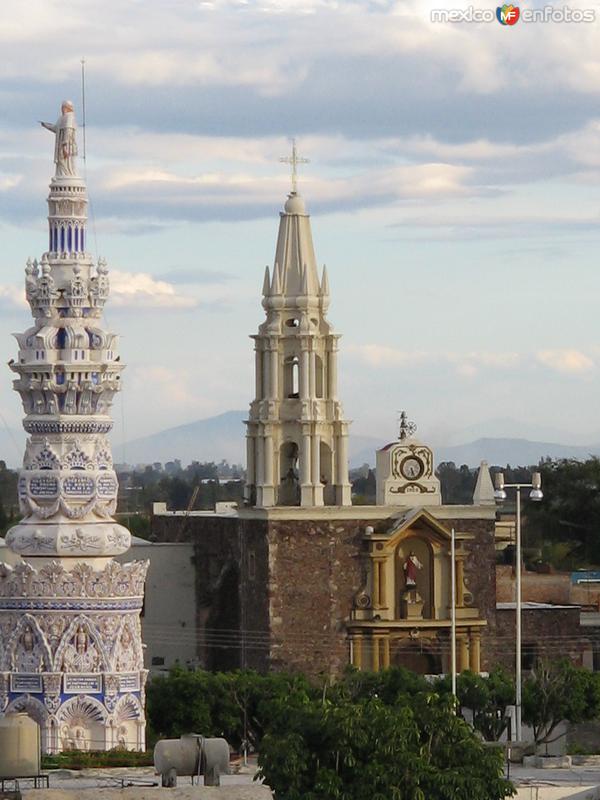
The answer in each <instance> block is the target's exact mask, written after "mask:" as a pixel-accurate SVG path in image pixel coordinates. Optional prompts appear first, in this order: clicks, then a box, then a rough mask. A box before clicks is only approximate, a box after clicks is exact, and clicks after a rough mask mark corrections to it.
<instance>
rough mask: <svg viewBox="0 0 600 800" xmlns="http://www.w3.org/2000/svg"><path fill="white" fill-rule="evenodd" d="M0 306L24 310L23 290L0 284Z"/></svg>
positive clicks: (20, 287) (25, 302)
mask: <svg viewBox="0 0 600 800" xmlns="http://www.w3.org/2000/svg"><path fill="white" fill-rule="evenodd" d="M0 306H5V307H10V306H13V307H15V308H25V307H26V306H27V300H26V299H25V289H24V288H23V287H22V286H18V285H16V284H0Z"/></svg>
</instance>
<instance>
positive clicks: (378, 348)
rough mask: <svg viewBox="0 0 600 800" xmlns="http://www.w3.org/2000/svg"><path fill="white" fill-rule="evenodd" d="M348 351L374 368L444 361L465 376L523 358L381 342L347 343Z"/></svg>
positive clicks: (510, 366) (514, 363)
mask: <svg viewBox="0 0 600 800" xmlns="http://www.w3.org/2000/svg"><path fill="white" fill-rule="evenodd" d="M345 350H346V351H347V352H348V353H350V354H353V355H356V356H357V357H358V358H359V359H360V360H361V361H363V362H364V363H366V364H368V365H369V366H372V367H377V368H379V367H384V368H387V367H413V366H418V365H421V364H430V365H434V364H436V363H438V364H444V363H445V364H449V365H451V366H453V367H454V368H455V369H456V372H457V373H458V374H459V375H463V376H465V377H472V376H473V375H475V374H476V373H477V372H478V371H479V370H480V369H481V368H489V369H513V368H515V367H517V366H518V365H519V364H520V362H521V360H522V356H520V355H519V354H518V353H514V352H477V351H473V352H466V353H455V352H444V351H437V352H433V351H430V352H425V351H408V350H400V349H398V348H395V347H389V346H387V345H378V344H365V345H348V346H347V347H346V348H345Z"/></svg>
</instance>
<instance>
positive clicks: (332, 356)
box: [327, 339, 338, 400]
mask: <svg viewBox="0 0 600 800" xmlns="http://www.w3.org/2000/svg"><path fill="white" fill-rule="evenodd" d="M337 355H338V354H337V340H336V339H334V340H333V343H332V346H331V350H330V351H329V370H328V374H327V388H328V392H327V395H328V397H329V399H330V400H336V399H337Z"/></svg>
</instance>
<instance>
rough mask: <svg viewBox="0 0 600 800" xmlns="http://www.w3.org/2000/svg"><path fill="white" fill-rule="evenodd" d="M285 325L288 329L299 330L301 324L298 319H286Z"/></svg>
mask: <svg viewBox="0 0 600 800" xmlns="http://www.w3.org/2000/svg"><path fill="white" fill-rule="evenodd" d="M285 324H286V325H287V327H288V328H297V327H298V325H299V324H300V322H299V321H298V317H290V318H289V319H286V321H285Z"/></svg>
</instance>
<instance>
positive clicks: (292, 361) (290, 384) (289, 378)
mask: <svg viewBox="0 0 600 800" xmlns="http://www.w3.org/2000/svg"><path fill="white" fill-rule="evenodd" d="M283 366H284V370H283V372H284V375H283V394H284V397H288V398H296V397H299V396H300V382H299V369H300V364H299V361H298V356H289V357H288V358H286V359H285V362H284V365H283Z"/></svg>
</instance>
